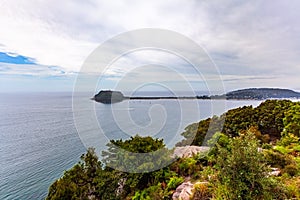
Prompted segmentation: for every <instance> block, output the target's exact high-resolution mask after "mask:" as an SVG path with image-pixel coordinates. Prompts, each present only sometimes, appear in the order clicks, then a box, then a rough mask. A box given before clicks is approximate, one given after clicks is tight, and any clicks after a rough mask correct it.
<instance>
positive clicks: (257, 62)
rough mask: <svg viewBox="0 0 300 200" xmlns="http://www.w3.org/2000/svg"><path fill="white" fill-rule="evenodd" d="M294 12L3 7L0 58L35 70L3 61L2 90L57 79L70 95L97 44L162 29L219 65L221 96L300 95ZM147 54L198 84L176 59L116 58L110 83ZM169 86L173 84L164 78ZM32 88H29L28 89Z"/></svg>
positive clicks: (168, 0) (44, 2)
mask: <svg viewBox="0 0 300 200" xmlns="http://www.w3.org/2000/svg"><path fill="white" fill-rule="evenodd" d="M299 9H300V1H297V0H294V1H292V0H290V1H284V0H280V1H279V0H274V1H255V0H253V1H237V0H236V1H235V0H226V1H225V0H224V1H221V0H219V1H216V0H215V1H214V0H211V1H208V0H207V1H201V0H200V1H186V0H164V1H161V0H154V1H141V0H134V1H130V0H129V1H92V0H86V1H79V0H75V1H69V0H66V1H58V0H30V1H28V0H3V1H1V2H0V10H1V12H0V25H1V27H0V52H3V53H10V54H13V55H14V54H16V55H22V56H25V57H29V58H32V59H34V61H35V64H28V65H21V64H7V63H5V62H3V61H2V63H0V77H1V79H0V89H1V90H2V91H5V90H11V89H13V90H14V89H15V90H18V89H20V86H21V85H23V87H24V83H25V82H24V80H25V79H26V83H28V81H29V82H30V80H33V82H38V79H39V80H42V82H43V84H45V85H44V88H45V90H47V89H50V86H49V85H47V83H48V84H49V83H50V82H47V80H49V77H50V79H51V78H53V79H57V83H60V82H59V81H62V82H61V83H63V84H65V86H64V87H61V88H63V89H66V90H71V89H72V87H73V81H74V78H75V76H74V74H76V73H78V72H79V71H80V67H81V65H82V64H83V62H84V60H85V59H86V58H87V56H88V55H89V54H90V53H91V52H92V51H93V50H94V49H95V48H96V47H97V46H98V45H100V44H101V43H102V42H104V41H106V40H107V39H109V38H111V37H113V36H115V35H117V34H120V33H123V32H125V31H130V30H133V29H140V28H161V29H168V30H172V31H176V32H179V33H181V34H183V35H185V36H187V37H189V38H191V39H193V40H194V41H195V42H197V43H198V44H199V45H200V46H202V47H203V48H204V49H205V50H206V51H207V53H208V55H209V56H210V57H211V58H212V60H213V61H214V62H215V64H216V65H217V66H218V68H219V70H220V73H221V75H222V79H223V80H224V85H225V89H226V90H233V89H237V88H245V87H283V88H291V89H295V90H300V86H299V85H300V79H299V74H300V56H299V55H300V37H299V35H300V20H299V19H300V12H299ZM174 42H176V41H174ZM116 48H117V47H116ZM150 55H152V56H153V55H154V57H156V59H158V58H159V60H158V61H157V62H158V64H159V63H160V62H165V61H166V60H167V61H170V60H172V63H171V65H172V66H174V68H175V69H176V70H179V71H180V72H181V73H183V74H186V75H187V76H188V77H190V79H191V81H193V82H195V81H196V82H197V80H195V78H193V73H192V72H191V71H190V70H187V65H185V64H184V63H182V60H180V59H170V57H168V56H164V55H161V54H160V55H158V54H155V53H153V52H148V53H147V52H146V53H145V52H144V53H137V55H135V56H134V55H132V56H127V57H125V58H123V59H121V60H120V61H119V62H118V64H117V65H116V66H114V68H113V69H111V70H110V71H109V72H108V74H107V76H108V79H110V80H111V79H113V78H114V77H118V76H122V75H123V74H124V69H123V70H122V67H124V66H127V67H128V68H130V64H131V63H132V65H134V64H136V63H140V62H141V61H140V60H143V59H149V56H150ZM150 57H151V56H150ZM160 60H163V61H160ZM122 62H123V63H122ZM120 63H121V64H120ZM121 66H122V67H121ZM153 69H155V68H153ZM127 70H128V69H127ZM125 71H126V70H125ZM154 72H155V71H151V72H148V76H149V77H150V76H156V74H155V73H154ZM136 73H140V74H139V75H140V76H138V75H137V74H135V76H136V79H137V80H141V79H143V78H145V77H144V76H143V73H144V72H143V71H142V70H137V72H136ZM23 75H24V76H25V77H22V76H23ZM109 75H111V77H109ZM165 75H166V76H164V71H161V72H160V74H159V76H161V77H167V72H166V74H165ZM29 76H30V77H29ZM213 78H214V77H212V79H213ZM53 79H51V80H52V81H53ZM66 80H68V81H66ZM168 81H176V80H172V77H170V80H168ZM66 84H67V86H66ZM4 85H5V86H4ZM8 85H9V87H8ZM58 85H59V84H58ZM31 86H32V84H28V87H29V88H27V89H28V90H30V87H31ZM106 87H109V85H106ZM31 89H32V90H38V89H36V88H34V87H33V88H31ZM40 89H41V88H39V90H40ZM52 89H53V88H52ZM203 89H205V88H200V89H199V90H203ZM53 90H56V89H53ZM57 90H59V89H57Z"/></svg>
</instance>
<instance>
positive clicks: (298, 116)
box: [283, 102, 300, 137]
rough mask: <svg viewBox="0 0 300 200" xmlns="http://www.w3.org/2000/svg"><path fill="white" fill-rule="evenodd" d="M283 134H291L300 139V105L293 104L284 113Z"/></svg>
mask: <svg viewBox="0 0 300 200" xmlns="http://www.w3.org/2000/svg"><path fill="white" fill-rule="evenodd" d="M283 125H284V129H283V134H288V133H292V134H294V135H295V136H298V137H300V103H299V102H298V103H295V105H293V106H291V107H290V108H289V109H288V110H287V111H286V112H285V117H284V118H283Z"/></svg>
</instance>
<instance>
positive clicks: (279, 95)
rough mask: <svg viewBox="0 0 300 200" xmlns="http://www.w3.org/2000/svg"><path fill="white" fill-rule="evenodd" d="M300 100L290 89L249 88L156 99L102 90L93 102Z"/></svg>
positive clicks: (156, 97) (299, 96)
mask: <svg viewBox="0 0 300 200" xmlns="http://www.w3.org/2000/svg"><path fill="white" fill-rule="evenodd" d="M289 98H300V93H299V92H295V91H293V90H289V89H280V88H248V89H241V90H235V91H232V92H228V93H226V94H222V95H212V96H207V95H203V96H194V97H193V96H190V97H188V96H183V97H175V96H161V97H159V96H154V97H149V96H147V97H140V96H139V97H135V96H133V97H126V96H124V95H123V94H122V92H120V91H111V90H101V91H100V92H99V93H98V94H96V95H95V96H94V97H93V98H92V100H95V101H96V102H100V103H104V104H111V103H117V102H121V101H123V100H158V99H227V100H265V99H289Z"/></svg>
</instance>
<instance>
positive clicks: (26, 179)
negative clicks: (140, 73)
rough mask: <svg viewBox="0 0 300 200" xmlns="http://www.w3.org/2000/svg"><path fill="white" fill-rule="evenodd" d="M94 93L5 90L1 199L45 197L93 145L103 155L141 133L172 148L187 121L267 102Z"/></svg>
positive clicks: (0, 120) (0, 107)
mask: <svg viewBox="0 0 300 200" xmlns="http://www.w3.org/2000/svg"><path fill="white" fill-rule="evenodd" d="M148 95H149V96H151V95H152V96H153V95H157V94H155V93H150V92H148ZM91 96H92V95H91V94H87V93H82V94H80V95H78V94H77V95H74V96H73V94H72V93H67V92H66V93H63V92H61V93H18V94H13V93H7V94H0V163H1V166H0V199H1V200H11V199H14V200H15V199H18V200H19V199H45V197H46V196H47V193H48V189H49V186H50V185H51V184H52V183H53V182H54V181H55V180H56V179H58V178H59V177H61V176H62V175H63V173H64V171H65V170H68V169H69V168H71V167H72V166H73V165H74V164H76V163H77V162H78V161H79V160H80V156H81V155H82V154H84V153H85V152H86V148H88V147H95V148H96V151H97V153H98V155H99V156H100V157H101V151H102V150H105V148H106V146H105V145H106V144H107V143H108V142H109V140H113V139H128V138H130V137H131V136H134V135H137V134H138V135H141V136H152V137H156V138H162V139H164V142H165V144H166V145H167V147H169V148H172V147H174V145H175V144H176V143H177V142H179V141H180V140H182V139H183V138H182V136H181V133H182V132H183V131H184V128H185V127H186V126H187V125H189V124H191V123H194V122H198V121H199V120H201V119H205V118H207V117H212V116H213V115H220V114H222V113H224V112H225V111H227V110H229V109H232V108H236V107H240V106H244V105H253V106H257V105H259V104H260V102H261V101H254V100H253V101H252V100H251V101H224V100H214V101H211V100H167V99H165V100H126V101H123V102H120V103H115V104H101V103H96V102H94V101H92V100H90V98H91ZM137 96H138V95H137ZM141 96H145V94H141Z"/></svg>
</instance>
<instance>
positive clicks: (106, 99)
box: [92, 90, 126, 104]
mask: <svg viewBox="0 0 300 200" xmlns="http://www.w3.org/2000/svg"><path fill="white" fill-rule="evenodd" d="M124 99H126V97H124V95H123V94H122V92H119V91H111V90H101V91H100V92H99V93H98V94H96V95H95V96H94V97H93V98H92V100H95V101H97V102H100V103H105V104H111V103H117V102H121V101H123V100H124Z"/></svg>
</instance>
